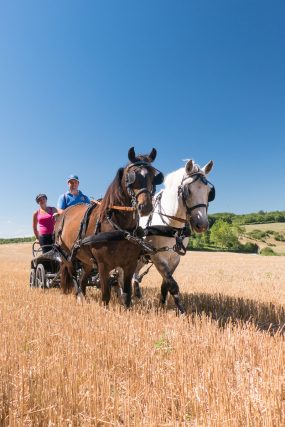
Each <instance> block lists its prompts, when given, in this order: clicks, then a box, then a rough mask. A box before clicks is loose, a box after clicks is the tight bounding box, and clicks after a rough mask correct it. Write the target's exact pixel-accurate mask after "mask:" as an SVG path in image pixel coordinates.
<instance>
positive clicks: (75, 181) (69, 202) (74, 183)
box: [57, 175, 90, 214]
mask: <svg viewBox="0 0 285 427" xmlns="http://www.w3.org/2000/svg"><path fill="white" fill-rule="evenodd" d="M67 183H68V188H69V191H68V192H66V193H64V194H62V195H61V196H59V199H58V202H57V211H58V213H60V214H61V213H62V212H63V211H64V209H66V208H68V207H69V206H73V205H77V204H78V203H90V200H89V197H87V196H85V195H84V194H83V193H82V192H81V191H80V190H78V186H79V178H78V176H77V175H70V176H69V177H68V181H67Z"/></svg>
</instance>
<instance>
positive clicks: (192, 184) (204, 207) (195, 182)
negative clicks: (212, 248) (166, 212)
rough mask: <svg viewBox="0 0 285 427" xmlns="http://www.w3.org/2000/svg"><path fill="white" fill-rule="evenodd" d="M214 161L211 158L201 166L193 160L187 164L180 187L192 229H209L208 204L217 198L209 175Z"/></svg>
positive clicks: (180, 193) (196, 230)
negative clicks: (208, 177)
mask: <svg viewBox="0 0 285 427" xmlns="http://www.w3.org/2000/svg"><path fill="white" fill-rule="evenodd" d="M213 164H214V162H213V161H212V160H211V161H210V162H208V163H207V164H206V165H205V166H204V167H203V168H200V167H199V166H198V165H197V164H195V162H194V161H193V160H188V161H187V163H186V165H185V174H184V176H183V179H182V182H181V184H180V186H179V188H178V192H179V195H180V197H181V198H182V201H183V204H184V207H185V208H186V212H187V214H188V217H189V218H190V224H191V227H192V229H193V230H194V231H195V232H196V233H203V232H204V231H206V230H207V229H208V226H209V222H208V204H209V202H211V201H213V200H214V198H215V187H214V186H213V184H211V183H210V182H209V181H208V179H207V175H208V174H209V173H210V172H211V170H212V168H213Z"/></svg>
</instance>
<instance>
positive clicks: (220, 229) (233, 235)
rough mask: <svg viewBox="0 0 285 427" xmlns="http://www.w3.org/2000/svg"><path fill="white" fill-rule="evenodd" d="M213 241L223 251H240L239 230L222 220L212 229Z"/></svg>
mask: <svg viewBox="0 0 285 427" xmlns="http://www.w3.org/2000/svg"><path fill="white" fill-rule="evenodd" d="M211 241H212V242H213V244H214V245H215V246H219V247H221V248H223V249H238V248H239V246H240V243H239V240H238V229H237V228H236V227H232V226H231V225H230V224H228V223H227V222H224V221H222V220H219V221H216V222H215V224H214V225H213V226H212V228H211Z"/></svg>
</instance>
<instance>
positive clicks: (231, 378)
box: [0, 244, 285, 427]
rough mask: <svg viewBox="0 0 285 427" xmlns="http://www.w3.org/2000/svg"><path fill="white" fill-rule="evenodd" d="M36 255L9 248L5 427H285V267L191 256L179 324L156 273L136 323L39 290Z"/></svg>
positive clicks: (1, 421)
mask: <svg viewBox="0 0 285 427" xmlns="http://www.w3.org/2000/svg"><path fill="white" fill-rule="evenodd" d="M30 252H31V246H30V244H20V245H5V246H4V245H3V246H1V247H0V270H1V273H0V319H1V335H0V378H1V385H0V425H1V426H8V425H9V426H97V427H99V426H100V427H105V426H106V427H107V426H161V427H162V426H228V427H232V426H284V424H285V413H284V410H285V382H284V379H285V377H284V375H285V372H284V366H285V352H284V338H283V335H282V327H283V325H284V323H285V313H284V310H283V305H284V303H285V286H284V281H285V263H284V262H283V258H281V257H280V258H279V257H277V258H272V257H268V258H266V257H259V256H253V255H235V254H219V253H213V254H212V253H210V254H209V253H188V254H187V255H186V257H184V258H183V259H182V263H181V265H180V266H179V269H178V271H177V274H176V278H177V279H178V281H179V283H180V288H181V291H182V293H183V301H184V303H185V305H186V307H187V311H188V315H187V316H186V317H185V318H179V317H176V315H175V312H174V310H173V309H172V303H171V302H170V304H169V307H168V310H167V311H166V312H161V311H160V310H158V309H157V296H158V293H159V283H160V279H159V277H158V275H157V273H156V272H155V271H152V270H151V272H150V273H149V276H148V277H147V278H146V280H145V281H144V299H143V301H142V302H136V303H135V305H134V308H133V309H132V310H130V311H128V312H126V311H124V310H123V309H122V308H121V306H120V305H119V303H118V302H117V301H116V299H115V298H114V299H113V300H112V302H111V306H110V309H109V310H105V309H104V308H102V306H101V305H100V304H99V300H100V293H99V292H97V293H96V291H95V290H93V291H92V290H91V291H90V292H89V299H90V303H89V304H88V303H85V304H84V305H83V306H79V305H77V304H76V303H75V300H74V298H73V296H64V295H61V294H60V292H59V291H58V290H56V289H55V290H49V291H46V292H44V291H41V290H30V289H29V287H28V285H27V283H28V275H29V261H30V257H31V254H30ZM270 325H271V326H270ZM268 330H269V332H268Z"/></svg>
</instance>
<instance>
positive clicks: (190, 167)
mask: <svg viewBox="0 0 285 427" xmlns="http://www.w3.org/2000/svg"><path fill="white" fill-rule="evenodd" d="M193 168H194V162H193V160H191V159H190V160H188V162H187V163H186V165H185V172H186V173H187V175H190V174H191V172H192V171H193Z"/></svg>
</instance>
